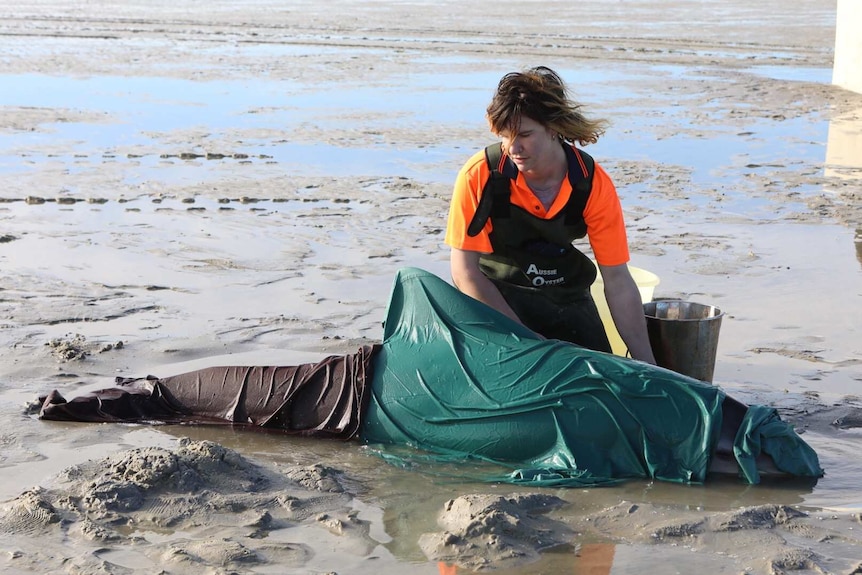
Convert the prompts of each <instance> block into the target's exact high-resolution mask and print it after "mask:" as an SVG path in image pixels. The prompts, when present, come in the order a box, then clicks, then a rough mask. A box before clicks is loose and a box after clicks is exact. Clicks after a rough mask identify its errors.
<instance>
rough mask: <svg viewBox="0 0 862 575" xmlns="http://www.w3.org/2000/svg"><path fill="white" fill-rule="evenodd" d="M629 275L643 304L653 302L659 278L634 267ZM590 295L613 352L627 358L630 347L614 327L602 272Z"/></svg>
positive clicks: (591, 288)
mask: <svg viewBox="0 0 862 575" xmlns="http://www.w3.org/2000/svg"><path fill="white" fill-rule="evenodd" d="M593 263H595V262H593ZM596 267H598V266H596ZM629 273H630V274H632V279H634V280H635V283H636V284H637V286H638V291H639V292H640V294H641V303H648V302H651V301H652V297H653V292H654V291H655V286H657V285H658V284H659V282H660V281H661V280H659V277H658V276H657V275H655V274H654V273H652V272H649V271H647V270H645V269H641V268H636V267H634V266H629ZM590 293H591V294H592V296H593V299H594V300H595V302H596V307H597V308H599V317H600V318H602V323H603V324H604V326H605V332H607V334H608V340H609V341H610V342H611V351H613V352H614V353H615V354H616V355H621V356H623V357H625V356H626V355H627V354H628V347H626V344H625V343H623V338H621V337H620V333H619V332H618V331H617V326H616V325H614V320H613V319H612V318H611V310H610V309H609V308H608V302H607V300H606V299H605V282H604V280H602V272H599V274H598V276H597V277H596V281H595V282H593V285H592V286H591V287H590Z"/></svg>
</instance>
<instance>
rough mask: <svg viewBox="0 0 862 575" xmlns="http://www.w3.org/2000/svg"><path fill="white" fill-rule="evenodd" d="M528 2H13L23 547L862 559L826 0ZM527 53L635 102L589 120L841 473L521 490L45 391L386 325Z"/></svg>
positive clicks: (470, 559) (854, 134)
mask: <svg viewBox="0 0 862 575" xmlns="http://www.w3.org/2000/svg"><path fill="white" fill-rule="evenodd" d="M528 6H529V10H527V11H526V13H524V12H523V10H522V9H523V5H520V6H518V7H517V8H516V6H515V5H511V6H510V5H508V4H503V5H502V6H501V5H498V4H492V3H489V2H474V3H471V4H470V5H469V6H458V8H457V9H455V8H453V7H451V6H448V7H447V6H445V5H440V4H439V3H430V2H429V3H425V2H418V3H405V4H401V3H397V2H395V3H392V2H388V3H378V2H349V1H347V0H336V1H334V2H327V3H326V4H325V5H323V4H321V3H312V2H291V3H290V4H289V6H284V5H283V3H275V2H272V3H270V2H262V1H261V2H243V3H242V4H241V6H240V5H238V4H235V3H228V2H212V3H209V4H207V6H206V10H201V7H200V6H197V5H191V4H188V3H184V2H171V3H168V2H155V3H153V2H151V3H146V5H141V6H140V7H135V6H129V5H128V4H127V3H120V2H108V1H99V2H93V3H88V4H84V5H79V4H76V5H74V7H70V6H69V5H66V4H64V3H60V2H53V1H50V0H49V1H45V2H38V3H36V2H28V3H25V4H24V5H19V4H16V5H15V6H14V7H13V6H11V5H9V6H2V7H0V14H2V16H3V17H2V18H0V59H2V63H3V72H2V82H0V181H2V184H3V186H2V188H0V222H2V227H0V269H2V273H0V310H2V319H0V343H2V349H3V351H4V353H3V355H2V359H0V409H2V417H0V421H2V423H0V445H2V451H0V549H2V555H0V569H2V570H3V572H6V573H47V572H51V573H152V572H154V570H162V572H165V573H200V572H212V573H327V572H337V573H371V572H374V573H376V574H380V573H384V574H386V573H393V574H394V573H403V572H404V571H405V570H408V569H409V570H410V572H416V573H441V572H451V569H457V571H458V572H459V573H466V572H470V571H474V570H494V571H495V572H498V573H514V572H517V573H520V574H524V573H550V572H572V571H574V572H578V573H580V572H597V573H610V572H613V573H626V572H634V571H637V572H640V573H668V572H678V573H690V572H695V571H700V572H704V573H719V572H727V573H782V572H791V571H795V572H801V573H822V572H829V573H851V572H855V571H858V570H860V569H862V565H860V560H859V557H862V552H860V548H862V539H860V535H859V532H860V530H861V529H862V527H860V522H862V519H860V517H862V490H860V489H859V487H858V477H859V475H860V473H862V463H860V462H859V458H858V450H859V446H860V441H862V439H860V428H862V415H860V414H862V399H860V394H859V391H858V389H859V385H860V382H862V355H860V346H859V342H860V341H862V337H860V328H859V326H860V325H862V305H860V294H862V247H860V246H862V243H860V235H862V232H860V231H859V230H860V229H862V198H860V195H862V155H860V153H859V150H860V149H861V148H862V144H860V142H862V95H860V94H854V93H851V92H848V91H845V90H842V89H839V88H837V87H834V86H831V85H830V83H829V81H830V78H831V73H830V69H831V62H832V42H833V38H834V20H835V14H834V6H830V5H824V4H823V3H821V2H816V1H814V0H804V1H803V2H801V3H796V4H794V5H793V6H790V5H788V4H786V3H781V2H776V1H769V2H764V3H759V4H756V5H752V4H751V3H742V2H722V3H712V2H710V3H707V4H702V3H697V4H694V3H672V4H668V3H665V2H662V3H659V2H636V3H625V4H619V5H617V4H609V3H594V4H593V5H586V6H579V7H578V9H577V10H575V9H573V8H572V7H571V4H564V3H561V2H553V1H549V0H543V1H541V2H536V3H532V4H529V5H528ZM519 10H520V11H519ZM489 13H494V14H495V18H494V24H493V27H492V26H491V25H490V24H487V22H488V21H489V18H488V16H487V15H488V14H489ZM800 14H805V15H806V16H805V18H800V17H799V15H800ZM538 64H545V65H549V66H551V67H553V68H555V69H557V70H558V71H560V72H561V73H562V74H563V76H564V77H565V78H566V79H567V80H568V81H569V82H570V83H571V84H572V87H573V88H574V91H575V93H576V95H577V97H578V98H579V99H580V100H582V101H583V102H584V103H585V104H586V108H587V111H588V112H589V113H593V114H595V115H601V116H604V117H607V118H608V119H610V120H611V122H612V127H611V129H610V130H609V131H608V133H607V134H606V136H605V137H604V138H603V139H602V140H600V142H599V143H598V144H596V145H594V146H590V147H589V148H588V151H589V152H590V153H591V154H592V155H593V156H594V157H596V158H597V159H598V161H599V162H600V163H602V164H603V165H604V166H605V168H606V169H607V170H608V171H609V172H610V173H611V175H612V177H613V178H614V180H615V182H616V183H617V186H618V189H619V192H620V196H621V198H622V201H623V205H624V208H625V211H626V217H627V222H628V226H629V237H630V243H631V247H632V262H631V263H632V265H635V266H638V267H642V268H645V269H648V270H650V271H653V272H654V273H656V274H658V275H659V276H660V278H661V283H660V284H659V285H658V286H657V287H656V290H655V297H670V298H684V299H689V300H691V301H696V302H700V303H707V304H712V305H716V306H718V307H720V308H721V309H722V310H723V311H725V313H726V316H725V318H724V320H723V323H722V328H721V329H722V331H721V340H720V345H719V350H718V356H717V361H716V371H715V383H716V384H717V385H720V386H722V387H723V388H725V389H727V390H728V392H730V393H732V394H733V395H735V396H736V397H738V398H740V399H742V400H744V401H748V402H757V403H765V404H769V405H775V406H776V407H778V408H779V411H780V413H781V414H782V417H784V418H785V419H788V420H790V421H793V422H794V423H795V424H796V425H797V426H798V429H799V430H800V431H803V432H804V434H805V435H804V437H805V438H806V439H807V440H808V441H809V443H810V444H811V445H812V446H813V447H814V448H815V449H816V450H817V451H818V453H819V455H820V457H821V464H822V466H823V467H824V468H825V469H826V476H825V477H824V478H823V479H821V480H820V481H818V482H817V483H816V484H814V485H811V484H798V483H796V482H777V483H768V484H765V485H759V486H746V485H742V484H741V483H740V482H739V481H737V480H736V479H734V478H715V479H713V480H711V481H710V482H709V483H708V484H707V485H703V486H700V485H698V486H686V485H672V484H663V483H651V482H645V481H633V482H627V483H625V484H623V485H620V486H615V487H612V488H604V489H591V490H582V489H578V490H574V489H569V490H565V489H563V490H556V489H554V490H551V489H543V490H536V491H532V492H527V491H523V490H517V489H513V488H512V486H506V485H497V484H489V483H485V482H483V481H482V478H485V477H488V476H489V475H492V474H493V473H494V472H495V471H497V470H495V469H493V468H490V467H488V466H484V465H479V464H475V463H469V464H468V463H465V464H464V465H457V466H456V465H443V464H439V463H432V462H428V461H424V460H422V459H416V460H415V461H413V463H412V465H411V467H409V468H407V469H404V468H400V467H395V466H392V465H389V464H387V463H384V461H383V459H382V458H381V457H380V456H379V454H378V453H376V452H375V449H373V448H369V447H363V446H360V445H358V444H356V443H335V442H325V441H314V440H307V439H306V440H302V439H297V438H285V437H283V436H281V435H277V434H264V433H250V432H238V431H231V430H226V429H212V428H201V427H173V426H126V425H88V424H67V423H57V422H43V421H39V420H37V419H36V418H35V416H34V415H33V414H32V410H31V409H29V408H28V405H31V404H32V402H33V400H35V399H36V397H37V396H38V395H40V394H45V393H47V392H48V391H50V390H51V389H58V390H60V391H61V392H62V393H63V394H64V395H65V396H67V397H68V396H71V395H75V394H76V393H79V392H82V391H86V390H91V389H95V388H100V387H105V386H109V385H111V383H112V381H113V378H114V377H115V376H117V375H122V376H130V377H131V376H142V375H147V374H154V375H159V376H163V375H170V374H174V373H179V372H182V371H187V370H190V369H195V368H198V367H204V366H207V365H225V364H244V365H254V364H273V365H274V364H293V363H298V362H302V361H309V360H312V359H317V358H319V357H321V356H323V355H325V354H330V353H344V352H352V351H354V350H355V349H356V348H357V347H358V346H359V345H361V344H363V343H367V342H371V341H377V340H378V339H379V338H380V336H381V334H382V329H381V326H380V322H381V320H382V318H383V315H384V309H385V306H386V302H387V298H388V290H389V287H390V284H391V281H392V278H393V276H394V273H395V271H396V270H397V269H398V268H400V267H403V266H415V267H421V268H425V269H427V270H429V271H432V272H434V273H436V274H438V275H440V276H441V277H444V278H448V259H447V255H448V254H447V249H446V247H445V246H444V245H443V232H444V226H445V217H446V210H447V206H448V197H449V193H450V188H451V184H452V181H453V179H454V176H455V173H456V172H457V170H458V168H459V167H460V165H461V163H462V162H463V161H464V160H465V159H466V157H468V156H469V155H470V154H471V153H472V152H473V151H474V150H475V149H478V148H479V147H481V146H484V145H485V144H486V143H487V142H488V141H489V138H490V134H488V133H487V129H486V126H485V125H484V121H483V118H482V114H483V110H484V107H485V105H486V103H487V100H488V98H489V97H490V95H491V92H492V90H493V88H494V85H495V84H496V81H497V79H499V77H500V76H501V75H502V74H504V73H505V72H508V71H511V70H515V69H519V68H521V67H524V66H530V65H538ZM669 566H671V569H670V570H669ZM589 569H594V571H588V570H589Z"/></svg>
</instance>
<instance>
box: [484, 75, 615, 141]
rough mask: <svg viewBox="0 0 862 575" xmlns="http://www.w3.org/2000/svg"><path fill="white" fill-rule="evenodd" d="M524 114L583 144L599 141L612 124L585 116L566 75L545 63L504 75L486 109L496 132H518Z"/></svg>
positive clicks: (566, 137) (489, 121)
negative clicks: (569, 88) (572, 92)
mask: <svg viewBox="0 0 862 575" xmlns="http://www.w3.org/2000/svg"><path fill="white" fill-rule="evenodd" d="M521 116H526V117H528V118H530V119H532V120H535V121H536V122H539V123H540V124H542V125H543V126H545V127H547V128H550V129H552V130H554V131H555V132H557V133H558V134H560V137H561V138H563V139H564V140H566V141H568V142H572V143H574V142H577V143H579V144H581V145H586V144H595V143H596V142H597V141H598V139H599V136H601V135H602V134H604V132H605V129H606V128H607V125H608V122H607V120H602V119H597V120H590V119H588V118H587V117H586V116H584V115H583V113H581V105H580V104H578V103H576V102H574V101H573V100H571V99H570V98H569V97H568V89H567V88H566V85H565V83H564V82H563V80H562V78H560V76H559V75H558V74H557V73H556V72H554V71H553V70H551V69H550V68H547V67H545V66H538V67H535V68H529V69H527V70H524V71H522V72H510V73H508V74H506V75H505V76H503V78H502V79H501V80H500V83H499V84H498V85H497V91H496V92H495V94H494V97H493V99H492V100H491V103H490V104H488V109H487V110H486V117H487V119H488V125H489V126H490V127H491V131H492V132H494V133H495V134H501V133H503V132H508V133H510V134H517V133H518V130H519V129H520V123H521Z"/></svg>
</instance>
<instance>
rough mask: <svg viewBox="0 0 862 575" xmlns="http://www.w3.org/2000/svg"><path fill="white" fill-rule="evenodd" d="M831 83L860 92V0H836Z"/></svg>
mask: <svg viewBox="0 0 862 575" xmlns="http://www.w3.org/2000/svg"><path fill="white" fill-rule="evenodd" d="M832 83H833V84H836V85H838V86H841V87H842V88H847V89H848V90H853V91H854V92H860V93H862V0H838V10H837V21H836V23H835V61H834V63H833V67H832Z"/></svg>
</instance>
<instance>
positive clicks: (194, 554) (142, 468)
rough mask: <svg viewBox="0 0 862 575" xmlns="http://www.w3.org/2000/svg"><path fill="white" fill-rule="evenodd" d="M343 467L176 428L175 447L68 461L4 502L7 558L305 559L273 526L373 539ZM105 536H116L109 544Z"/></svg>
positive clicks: (236, 563)
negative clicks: (230, 445) (279, 464)
mask: <svg viewBox="0 0 862 575" xmlns="http://www.w3.org/2000/svg"><path fill="white" fill-rule="evenodd" d="M340 478H341V474H340V473H339V472H337V471H335V470H333V469H330V468H327V467H324V466H321V465H312V466H307V467H306V466H297V467H291V468H286V469H283V470H268V469H266V468H264V467H261V466H259V465H257V464H254V463H251V462H249V461H248V460H246V459H245V458H243V457H242V456H240V455H239V454H237V453H236V452H234V451H232V450H230V449H227V448H225V447H222V446H221V445H219V444H217V443H213V442H210V441H191V440H188V439H182V440H180V441H179V444H178V446H177V447H176V448H175V449H164V448H160V447H147V448H137V449H131V450H127V451H122V452H119V453H116V454H113V455H109V456H108V457H105V458H104V459H101V460H94V461H89V462H87V463H85V464H81V465H77V466H74V467H70V468H68V469H66V470H64V471H63V472H62V473H61V474H60V475H59V476H58V477H56V478H55V479H54V480H53V481H52V483H51V485H50V486H48V487H36V488H31V489H28V490H27V491H25V492H24V493H22V494H21V495H19V496H18V497H16V498H14V499H12V500H11V501H8V502H6V503H5V504H4V505H3V507H2V508H0V533H2V534H3V536H4V538H5V539H6V540H7V545H6V548H7V549H10V552H9V555H8V557H9V558H10V561H9V563H8V565H9V567H12V568H17V569H21V570H22V572H23V571H28V570H31V569H34V568H36V567H37V566H38V567H39V569H40V570H42V571H43V572H50V571H53V570H55V569H58V570H60V571H68V572H78V571H82V572H105V573H126V572H128V573H132V572H139V571H138V570H137V569H135V568H133V567H129V565H137V566H138V567H141V568H142V569H143V570H147V569H151V568H153V567H155V566H160V567H164V568H166V569H167V572H170V573H201V572H203V571H204V570H207V569H229V570H231V571H233V572H243V571H246V570H248V569H254V568H255V567H262V566H265V565H269V566H272V565H294V566H297V565H304V564H305V563H306V561H307V560H308V557H309V555H311V551H310V550H309V549H308V548H307V547H306V546H305V545H304V544H297V543H291V542H288V541H282V540H281V538H280V537H275V536H271V535H272V534H273V533H274V532H276V531H278V530H281V529H285V528H288V527H291V526H295V525H297V524H299V523H303V522H307V523H309V524H310V525H318V526H319V527H320V528H322V529H324V530H325V531H326V532H328V533H329V534H332V535H334V536H337V537H339V538H343V539H345V540H347V541H345V542H344V543H343V544H342V545H341V547H342V548H347V549H352V550H354V551H355V552H357V553H360V554H363V553H367V552H368V550H369V549H370V548H373V546H374V545H376V543H375V542H373V541H371V540H370V539H369V537H368V529H367V528H365V526H364V525H363V522H362V521H361V520H359V519H357V517H356V514H355V513H354V512H353V511H352V510H351V509H350V508H349V502H350V499H351V496H350V495H348V494H346V492H345V489H344V488H343V487H342V485H341V481H340ZM108 543H113V544H119V547H117V546H116V545H114V546H113V547H112V549H111V551H106V549H105V548H104V547H103V545H105V544H108ZM82 550H83V551H84V552H83V553H82ZM115 561H117V562H115ZM141 572H142V571H141Z"/></svg>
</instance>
